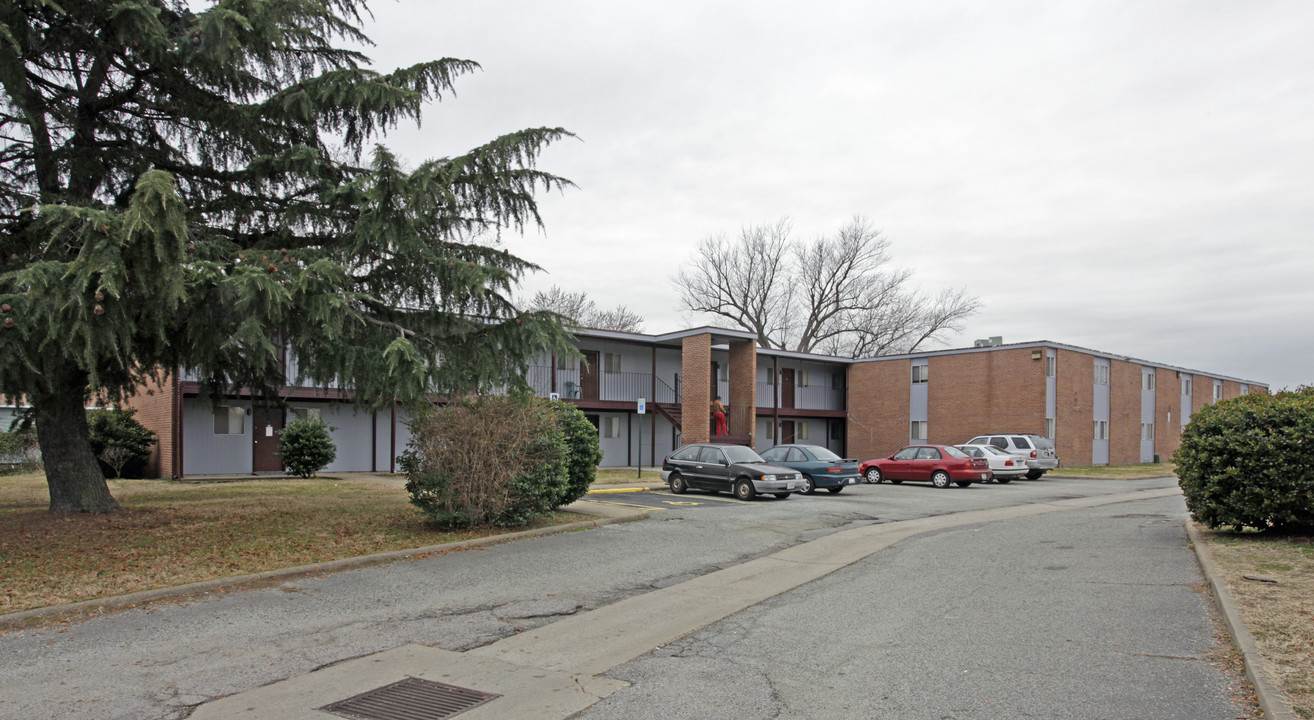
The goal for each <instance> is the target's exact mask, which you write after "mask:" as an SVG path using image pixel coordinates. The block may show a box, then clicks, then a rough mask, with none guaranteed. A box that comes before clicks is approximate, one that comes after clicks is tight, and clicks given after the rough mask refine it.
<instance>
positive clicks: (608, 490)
mask: <svg viewBox="0 0 1314 720" xmlns="http://www.w3.org/2000/svg"><path fill="white" fill-rule="evenodd" d="M665 489H666V485H665V484H664V483H663V484H661V485H643V486H638V485H635V486H626V487H614V488H597V489H593V488H589V491H588V494H589V495H606V494H608V493H630V492H647V491H649V490H665Z"/></svg>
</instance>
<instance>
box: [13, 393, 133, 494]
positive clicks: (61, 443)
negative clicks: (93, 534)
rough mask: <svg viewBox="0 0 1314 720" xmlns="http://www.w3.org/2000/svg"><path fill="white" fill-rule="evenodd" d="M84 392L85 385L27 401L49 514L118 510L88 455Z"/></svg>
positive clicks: (89, 449) (89, 447)
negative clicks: (38, 447)
mask: <svg viewBox="0 0 1314 720" xmlns="http://www.w3.org/2000/svg"><path fill="white" fill-rule="evenodd" d="M70 385H76V383H70ZM84 389H85V384H83V385H82V386H76V387H75V388H73V389H70V388H62V389H61V390H63V391H62V392H60V391H58V390H57V391H56V392H54V393H52V394H48V395H38V396H34V397H32V398H31V400H32V409H33V410H35V411H36V430H37V442H38V443H40V445H41V460H42V462H43V463H44V464H45V466H46V484H47V485H49V486H50V512H52V513H70V512H83V513H107V512H114V511H115V510H118V509H119V504H118V503H117V502H115V500H114V498H113V497H112V496H111V495H110V492H109V486H108V485H106V484H105V476H104V474H102V473H101V471H100V464H99V463H97V462H96V456H95V455H94V454H93V453H92V452H91V436H90V434H89V433H88V431H87V411H86V408H85V407H84V405H83V398H84V397H85V394H84Z"/></svg>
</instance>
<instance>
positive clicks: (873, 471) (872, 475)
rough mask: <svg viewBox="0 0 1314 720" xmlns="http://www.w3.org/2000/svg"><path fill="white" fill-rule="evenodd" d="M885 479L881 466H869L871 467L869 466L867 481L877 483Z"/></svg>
mask: <svg viewBox="0 0 1314 720" xmlns="http://www.w3.org/2000/svg"><path fill="white" fill-rule="evenodd" d="M884 479H885V478H883V477H881V469H880V468H875V467H869V468H867V482H869V483H871V484H873V485H875V484H876V483H878V482H880V481H882V480H884Z"/></svg>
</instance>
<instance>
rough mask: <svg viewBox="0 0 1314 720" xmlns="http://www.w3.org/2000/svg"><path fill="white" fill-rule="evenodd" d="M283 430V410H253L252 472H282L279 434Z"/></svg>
mask: <svg viewBox="0 0 1314 720" xmlns="http://www.w3.org/2000/svg"><path fill="white" fill-rule="evenodd" d="M281 432H283V411H282V410H280V409H276V408H254V409H252V410H251V437H252V439H253V443H252V447H251V472H282V471H283V459H282V458H280V457H279V456H278V436H279V433H281Z"/></svg>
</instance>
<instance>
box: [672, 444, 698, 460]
mask: <svg viewBox="0 0 1314 720" xmlns="http://www.w3.org/2000/svg"><path fill="white" fill-rule="evenodd" d="M701 449H702V448H700V447H698V446H697V445H695V446H693V447H687V448H685V449H683V450H681V451H680V452H677V453H675V454H674V455H672V456H671V459H672V460H697V459H698V451H699V450H701Z"/></svg>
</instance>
